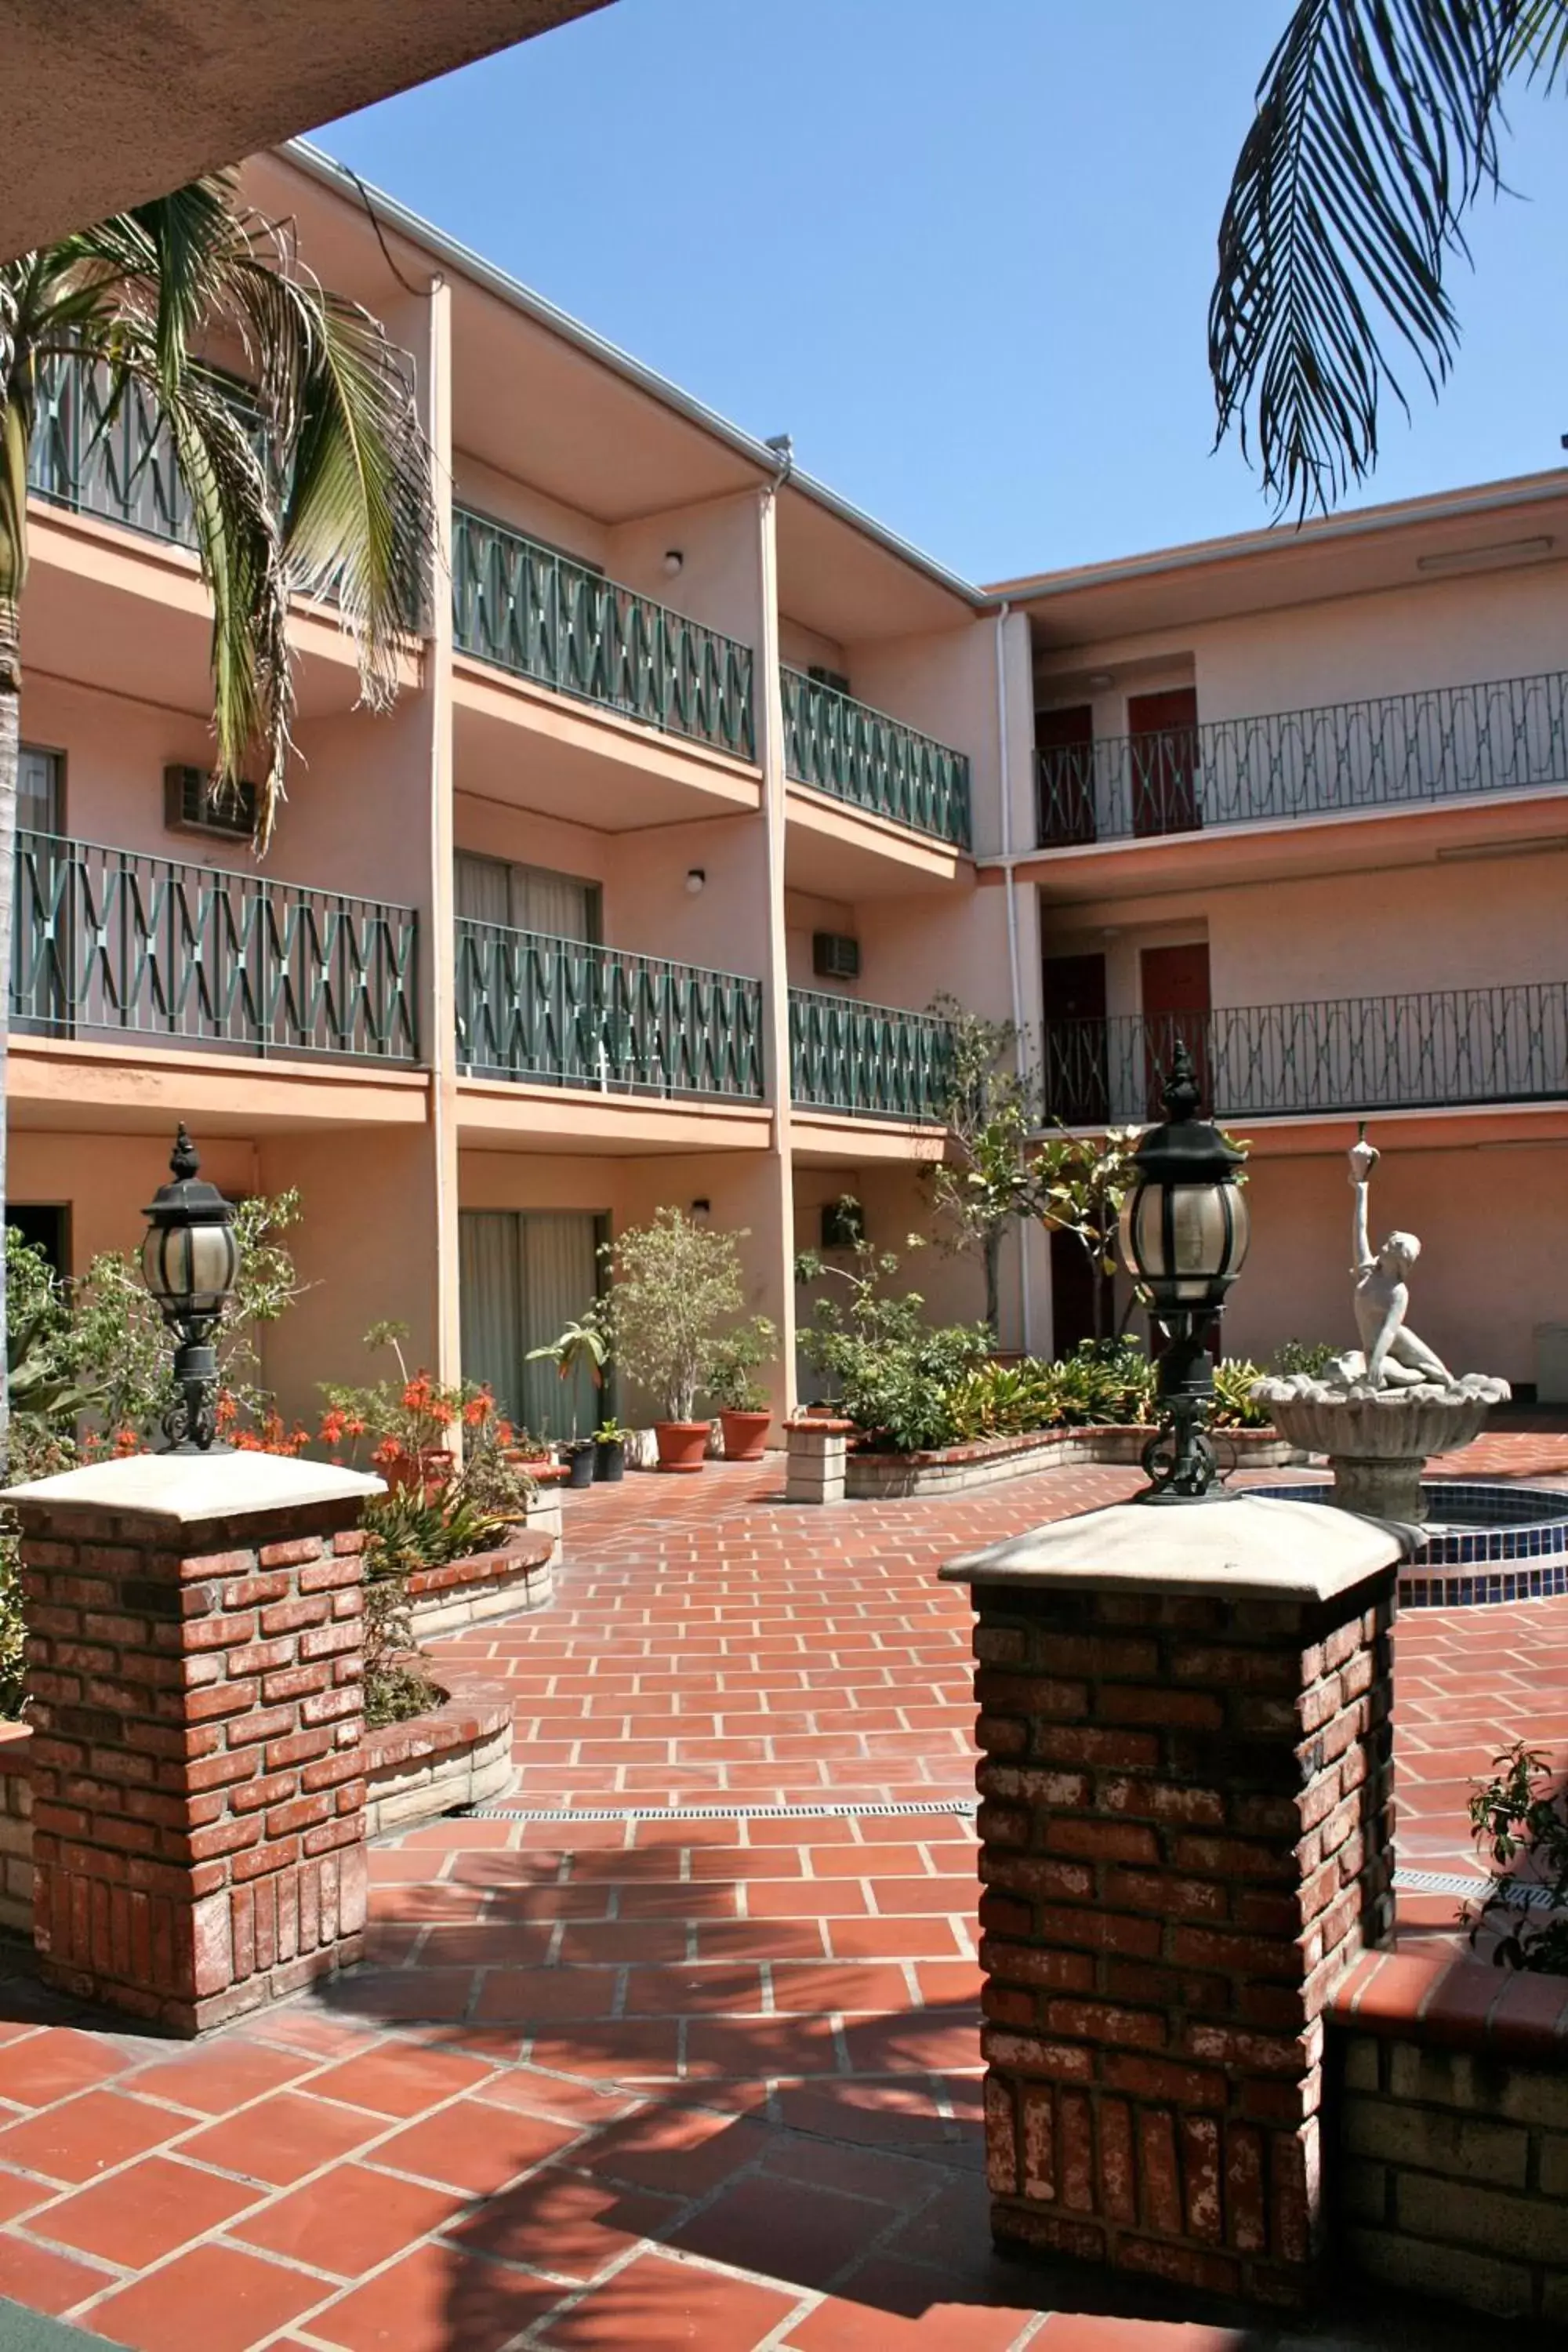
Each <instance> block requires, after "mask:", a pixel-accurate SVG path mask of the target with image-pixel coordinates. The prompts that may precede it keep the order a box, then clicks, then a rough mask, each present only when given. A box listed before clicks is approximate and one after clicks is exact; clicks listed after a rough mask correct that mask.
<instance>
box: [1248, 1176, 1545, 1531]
mask: <svg viewBox="0 0 1568 2352" xmlns="http://www.w3.org/2000/svg"><path fill="white" fill-rule="evenodd" d="M1377 1158H1378V1155H1377V1152H1376V1150H1374V1149H1373V1146H1372V1145H1371V1144H1370V1143H1357V1144H1355V1145H1353V1146H1352V1150H1351V1155H1350V1162H1351V1185H1352V1191H1353V1193H1354V1198H1355V1206H1354V1210H1353V1213H1352V1225H1351V1235H1352V1267H1351V1279H1352V1282H1353V1284H1354V1286H1355V1318H1356V1328H1357V1330H1358V1331H1359V1333H1360V1335H1361V1347H1360V1349H1356V1350H1352V1352H1350V1353H1348V1354H1346V1355H1342V1356H1339V1357H1336V1359H1335V1360H1334V1361H1333V1363H1332V1364H1331V1366H1330V1367H1329V1369H1328V1370H1327V1371H1326V1372H1324V1373H1322V1374H1321V1376H1314V1375H1313V1374H1310V1373H1307V1372H1294V1373H1290V1374H1288V1375H1280V1376H1278V1377H1276V1376H1273V1375H1270V1376H1269V1377H1268V1378H1267V1379H1265V1380H1261V1381H1258V1382H1257V1384H1256V1386H1255V1387H1254V1389H1253V1391H1252V1393H1253V1395H1254V1396H1255V1397H1257V1398H1258V1400H1259V1402H1262V1403H1265V1404H1267V1405H1268V1408H1269V1411H1270V1412H1271V1413H1272V1415H1273V1419H1274V1423H1275V1425H1276V1427H1277V1428H1278V1429H1279V1433H1280V1435H1281V1436H1282V1437H1286V1438H1289V1441H1290V1443H1291V1444H1293V1445H1299V1446H1302V1447H1304V1448H1306V1449H1307V1450H1308V1451H1310V1452H1311V1453H1313V1454H1327V1455H1328V1457H1329V1467H1330V1469H1331V1471H1332V1473H1333V1481H1334V1483H1333V1493H1332V1496H1331V1499H1332V1501H1333V1502H1335V1503H1336V1504H1337V1505H1338V1506H1339V1507H1340V1509H1341V1510H1344V1511H1359V1512H1362V1513H1363V1514H1365V1515H1366V1516H1367V1517H1372V1518H1378V1519H1397V1520H1402V1521H1405V1523H1407V1524H1415V1525H1417V1526H1419V1525H1421V1524H1422V1523H1424V1522H1425V1520H1426V1495H1425V1493H1424V1491H1423V1488H1422V1484H1421V1474H1422V1471H1423V1470H1424V1469H1425V1467H1426V1462H1427V1459H1428V1457H1429V1456H1430V1455H1432V1454H1447V1453H1449V1452H1451V1451H1452V1449H1453V1448H1454V1447H1456V1446H1459V1445H1468V1444H1469V1442H1470V1440H1471V1439H1472V1438H1473V1437H1476V1436H1479V1433H1480V1430H1481V1428H1482V1425H1483V1424H1484V1423H1485V1421H1486V1417H1487V1413H1488V1412H1489V1409H1490V1408H1491V1406H1493V1405H1494V1404H1505V1403H1506V1402H1508V1398H1509V1395H1510V1389H1509V1385H1508V1382H1507V1381H1500V1380H1494V1379H1492V1378H1491V1377H1490V1376H1489V1374H1487V1373H1484V1372H1467V1373H1465V1374H1464V1375H1463V1376H1462V1377H1458V1378H1457V1377H1456V1376H1455V1374H1454V1373H1452V1372H1450V1371H1449V1370H1448V1368H1447V1365H1446V1364H1445V1363H1444V1362H1443V1360H1442V1359H1441V1358H1440V1357H1439V1356H1437V1355H1436V1354H1435V1353H1434V1351H1433V1350H1432V1349H1430V1348H1429V1347H1427V1345H1426V1341H1425V1340H1424V1339H1417V1337H1416V1335H1415V1332H1414V1331H1413V1330H1412V1329H1411V1328H1410V1326H1409V1323H1408V1322H1407V1320H1406V1316H1407V1314H1408V1310H1409V1305H1410V1290H1409V1285H1408V1280H1407V1277H1408V1276H1409V1273H1410V1270H1411V1268H1412V1266H1413V1265H1415V1261H1416V1259H1417V1257H1418V1256H1419V1255H1420V1254H1421V1244H1420V1243H1419V1242H1418V1241H1417V1240H1416V1238H1415V1234H1398V1233H1395V1234H1389V1236H1388V1238H1387V1240H1386V1241H1385V1242H1384V1244H1383V1245H1382V1247H1381V1248H1379V1249H1377V1250H1375V1251H1374V1250H1373V1248H1372V1246H1371V1243H1370V1240H1369V1237H1368V1227H1367V1200H1368V1192H1369V1186H1370V1181H1371V1176H1372V1171H1373V1168H1374V1167H1375V1166H1376V1165H1377Z"/></svg>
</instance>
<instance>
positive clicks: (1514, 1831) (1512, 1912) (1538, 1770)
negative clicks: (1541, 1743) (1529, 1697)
mask: <svg viewBox="0 0 1568 2352" xmlns="http://www.w3.org/2000/svg"><path fill="white" fill-rule="evenodd" d="M1493 1760H1494V1763H1495V1766H1496V1769H1495V1771H1494V1773H1493V1776H1492V1778H1491V1779H1490V1780H1489V1781H1488V1782H1487V1783H1486V1784H1485V1786H1484V1787H1482V1788H1479V1789H1478V1790H1477V1791H1476V1793H1475V1795H1474V1796H1473V1797H1472V1798H1471V1799H1470V1802H1469V1815H1470V1833H1471V1835H1472V1836H1473V1837H1474V1839H1475V1841H1476V1843H1477V1845H1478V1846H1479V1848H1481V1849H1482V1851H1483V1852H1484V1853H1485V1854H1486V1856H1487V1858H1488V1859H1489V1862H1490V1864H1491V1880H1490V1884H1489V1887H1488V1889H1487V1895H1486V1900H1485V1901H1484V1902H1483V1903H1482V1904H1480V1905H1479V1906H1478V1907H1476V1908H1474V1909H1470V1910H1468V1911H1467V1912H1465V1913H1464V1914H1463V1915H1461V1916H1463V1917H1464V1918H1465V1919H1466V1920H1467V1921H1468V1927H1469V1931H1470V1942H1471V1943H1472V1945H1473V1944H1474V1943H1475V1942H1476V1941H1477V1940H1478V1938H1479V1936H1480V1934H1481V1932H1482V1930H1483V1929H1484V1928H1485V1927H1488V1926H1491V1927H1499V1928H1500V1929H1501V1933H1500V1935H1499V1937H1498V1941H1497V1944H1496V1946H1495V1948H1494V1949H1493V1952H1492V1958H1493V1960H1494V1961H1495V1962H1496V1963H1497V1965H1498V1966H1499V1967H1500V1968H1509V1969H1530V1970H1531V1971H1533V1972H1536V1973H1539V1974H1542V1975H1545V1976H1568V1916H1564V1909H1565V1906H1568V1789H1565V1787H1564V1783H1563V1778H1562V1776H1561V1775H1560V1774H1556V1773H1554V1772H1553V1771H1552V1766H1551V1764H1550V1762H1549V1760H1548V1759H1547V1758H1546V1757H1544V1756H1541V1755H1538V1754H1537V1753H1536V1751H1535V1750H1534V1749H1533V1748H1527V1747H1526V1746H1525V1744H1524V1742H1523V1741H1522V1740H1519V1741H1516V1743H1515V1744H1514V1746H1513V1747H1511V1748H1505V1749H1504V1751H1503V1752H1502V1754H1501V1755H1500V1756H1498V1757H1496V1758H1495V1759H1493ZM1527 1888H1531V1889H1533V1888H1539V1889H1541V1890H1542V1893H1544V1894H1545V1895H1546V1896H1547V1897H1548V1899H1549V1902H1550V1906H1551V1907H1550V1909H1548V1908H1544V1907H1543V1908H1542V1909H1535V1908H1531V1907H1527V1906H1524V1905H1522V1904H1521V1903H1520V1902H1519V1900H1518V1897H1519V1895H1521V1893H1522V1892H1523V1891H1524V1890H1525V1889H1527Z"/></svg>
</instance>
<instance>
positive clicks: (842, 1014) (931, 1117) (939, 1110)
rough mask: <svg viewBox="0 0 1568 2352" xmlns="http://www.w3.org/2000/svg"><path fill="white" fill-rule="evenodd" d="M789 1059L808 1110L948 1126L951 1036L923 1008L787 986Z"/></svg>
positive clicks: (796, 1088)
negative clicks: (917, 1010) (916, 1009)
mask: <svg viewBox="0 0 1568 2352" xmlns="http://www.w3.org/2000/svg"><path fill="white" fill-rule="evenodd" d="M789 1058H790V1088H791V1091H792V1093H793V1094H794V1097H795V1101H796V1102H797V1103H799V1104H801V1105H803V1106H805V1107H806V1108H818V1109H822V1110H846V1111H851V1112H854V1113H855V1114H856V1115H857V1116H858V1117H862V1118H901V1119H913V1120H918V1121H920V1122H921V1123H922V1124H927V1125H931V1126H942V1125H944V1124H945V1123H946V1118H947V1106H948V1098H949V1092H950V1087H951V1082H952V1031H951V1029H950V1028H949V1026H948V1024H947V1023H946V1022H945V1021H937V1020H933V1019H932V1018H931V1015H930V1014H929V1013H905V1012H903V1011H901V1010H900V1008H899V1007H898V1006H896V1005H891V1004H862V1003H859V1002H858V999H856V998H855V997H851V996H829V995H826V994H825V993H824V992H822V991H820V990H818V989H814V988H792V989H791V990H790V992H789Z"/></svg>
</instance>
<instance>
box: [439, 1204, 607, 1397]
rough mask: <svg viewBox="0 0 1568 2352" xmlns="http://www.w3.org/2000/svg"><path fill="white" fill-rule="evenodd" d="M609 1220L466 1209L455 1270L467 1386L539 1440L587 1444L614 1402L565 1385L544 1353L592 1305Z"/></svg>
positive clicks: (577, 1383)
mask: <svg viewBox="0 0 1568 2352" xmlns="http://www.w3.org/2000/svg"><path fill="white" fill-rule="evenodd" d="M608 1237H609V1221H608V1219H607V1218H605V1217H600V1216H595V1215H593V1214H592V1213H585V1212H584V1211H581V1210H572V1209H568V1210H561V1211H556V1210H550V1211H533V1210H529V1211H526V1212H521V1213H520V1212H518V1211H515V1210H510V1209H464V1210H463V1211H462V1212H461V1213H460V1214H459V1216H458V1282H459V1292H460V1307H459V1312H460V1315H461V1318H462V1334H463V1344H462V1360H463V1377H464V1379H465V1380H469V1381H481V1382H482V1383H483V1384H484V1385H485V1387H487V1388H488V1389H489V1391H491V1393H492V1394H493V1396H494V1397H495V1401H496V1404H497V1407H498V1409H499V1410H500V1412H502V1413H503V1414H504V1415H505V1416H506V1418H507V1419H508V1420H509V1421H510V1422H512V1423H516V1424H517V1425H519V1426H521V1427H522V1428H525V1429H528V1430H530V1431H531V1432H532V1433H533V1435H534V1436H535V1437H552V1438H561V1437H573V1436H582V1437H586V1436H587V1435H588V1434H589V1433H590V1432H591V1431H593V1430H594V1429H595V1428H596V1427H597V1425H598V1423H600V1422H602V1421H603V1420H605V1418H606V1416H607V1415H608V1413H609V1412H610V1400H609V1398H608V1397H607V1396H606V1395H605V1392H604V1391H602V1390H600V1389H596V1388H595V1386H594V1382H593V1380H592V1378H591V1377H590V1375H589V1374H588V1372H587V1371H586V1370H582V1369H579V1370H578V1371H577V1373H576V1375H575V1376H574V1379H572V1380H570V1381H563V1380H562V1379H561V1378H560V1376H559V1374H558V1373H557V1371H556V1369H555V1366H554V1365H553V1364H552V1363H551V1362H550V1361H549V1360H548V1358H546V1359H543V1360H541V1361H540V1362H538V1363H533V1364H531V1363H530V1362H529V1361H528V1353H529V1350H530V1349H531V1348H544V1347H548V1346H549V1345H550V1344H551V1342H552V1340H554V1339H559V1338H560V1336H561V1334H562V1332H563V1330H564V1328H565V1327H566V1325H567V1323H568V1322H574V1321H578V1320H580V1319H581V1318H582V1316H583V1313H584V1309H585V1308H586V1307H589V1306H590V1305H591V1304H592V1303H593V1301H594V1300H595V1298H596V1297H598V1295H599V1291H600V1287H601V1270H602V1265H603V1261H602V1259H601V1258H600V1256H599V1248H600V1244H602V1243H604V1242H605V1241H606V1240H607V1239H608Z"/></svg>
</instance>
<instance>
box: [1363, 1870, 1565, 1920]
mask: <svg viewBox="0 0 1568 2352" xmlns="http://www.w3.org/2000/svg"><path fill="white" fill-rule="evenodd" d="M1394 1885H1395V1887H1396V1888H1398V1889H1399V1890H1400V1891H1401V1892H1402V1893H1404V1894H1405V1895H1484V1894H1485V1893H1486V1891H1487V1881H1486V1880H1485V1879H1484V1878H1475V1877H1472V1876H1470V1875H1469V1874H1468V1873H1466V1872H1464V1871H1460V1870H1396V1871H1395V1872H1394ZM1501 1892H1502V1899H1503V1901H1504V1902H1505V1903H1508V1904H1510V1905H1511V1906H1513V1908H1514V1909H1515V1910H1516V1911H1550V1910H1551V1909H1552V1895H1551V1891H1550V1889H1548V1888H1547V1887H1544V1886H1509V1887H1504V1888H1503V1889H1502V1890H1501Z"/></svg>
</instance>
